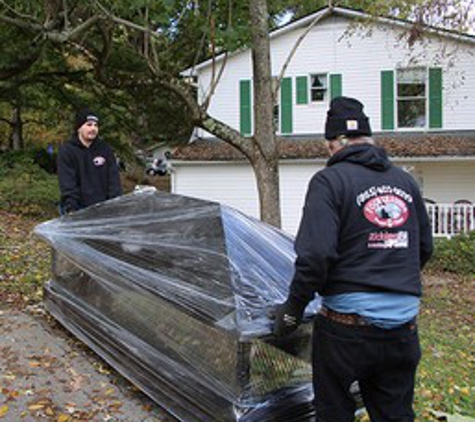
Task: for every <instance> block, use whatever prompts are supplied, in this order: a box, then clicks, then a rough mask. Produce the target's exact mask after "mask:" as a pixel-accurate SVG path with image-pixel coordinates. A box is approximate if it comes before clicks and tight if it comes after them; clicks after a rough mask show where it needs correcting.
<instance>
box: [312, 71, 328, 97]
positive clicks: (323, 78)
mask: <svg viewBox="0 0 475 422" xmlns="http://www.w3.org/2000/svg"><path fill="white" fill-rule="evenodd" d="M327 79H328V78H327V75H326V73H321V74H318V75H310V98H311V100H312V101H324V100H325V96H326V92H327V86H328V83H327Z"/></svg>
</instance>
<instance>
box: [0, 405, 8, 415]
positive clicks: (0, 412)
mask: <svg viewBox="0 0 475 422" xmlns="http://www.w3.org/2000/svg"><path fill="white" fill-rule="evenodd" d="M7 413H8V406H7V405H6V404H5V405H3V406H1V407H0V418H3V417H4V416H5V415H6V414H7Z"/></svg>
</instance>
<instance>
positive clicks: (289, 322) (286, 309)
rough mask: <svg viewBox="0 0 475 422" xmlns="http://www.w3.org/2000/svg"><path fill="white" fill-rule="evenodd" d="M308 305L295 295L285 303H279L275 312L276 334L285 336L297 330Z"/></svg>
mask: <svg viewBox="0 0 475 422" xmlns="http://www.w3.org/2000/svg"><path fill="white" fill-rule="evenodd" d="M306 307H307V304H306V303H304V302H301V301H300V300H298V299H295V298H293V297H289V298H288V299H287V300H286V301H285V302H284V303H281V304H280V305H277V307H276V308H275V310H274V312H273V314H274V315H273V316H274V318H275V322H274V330H273V331H274V335H275V336H276V337H283V336H286V335H288V334H290V333H292V332H293V331H295V330H296V329H297V328H298V326H299V325H300V323H301V322H302V318H303V314H304V311H305V308H306Z"/></svg>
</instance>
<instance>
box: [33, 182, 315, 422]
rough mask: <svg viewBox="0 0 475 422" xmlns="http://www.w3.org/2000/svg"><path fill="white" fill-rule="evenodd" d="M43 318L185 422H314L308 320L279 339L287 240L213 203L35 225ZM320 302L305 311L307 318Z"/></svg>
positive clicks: (157, 200) (88, 212) (113, 210)
mask: <svg viewBox="0 0 475 422" xmlns="http://www.w3.org/2000/svg"><path fill="white" fill-rule="evenodd" d="M35 231H36V233H37V234H38V235H40V236H41V237H43V238H44V239H46V240H47V241H48V242H49V243H50V244H51V246H52V247H53V250H54V253H53V278H52V280H51V281H50V282H49V283H48V284H47V286H46V304H47V307H48V309H49V310H50V312H51V313H52V314H53V315H54V316H55V317H56V318H57V319H58V320H59V321H60V322H61V323H62V324H63V325H65V326H66V327H67V328H68V329H69V330H70V331H71V332H73V333H74V334H75V335H76V336H77V337H78V338H80V339H81V340H82V341H84V342H85V343H86V344H88V345H89V346H90V347H91V348H92V349H93V350H95V351H96V352H97V353H98V354H99V355H100V356H101V357H103V358H104V359H105V360H106V361H108V362H109V363H110V364H111V365H112V366H113V367H115V368H116V369H117V370H118V371H119V372H121V373H122V374H123V375H124V376H126V377H127V378H129V379H130V380H131V381H132V382H134V383H135V384H136V385H137V386H138V387H139V388H140V389H142V390H143V391H144V392H145V393H146V394H148V395H149V396H150V397H151V398H152V399H153V400H155V401H156V402H157V403H159V404H160V405H161V406H163V407H164V408H165V409H167V410H168V411H169V412H170V413H171V414H173V415H174V416H175V417H176V418H178V419H179V420H182V421H186V422H190V421H200V422H206V421H209V422H220V421H223V422H226V421H242V422H254V421H256V422H257V421H260V422H265V421H267V420H268V421H275V422H277V421H282V422H284V421H285V422H291V421H311V420H313V419H314V413H313V406H312V403H311V401H312V393H311V386H310V380H311V365H310V347H311V345H310V333H311V328H310V324H303V325H302V326H301V327H300V328H299V330H297V331H296V332H295V333H294V334H293V335H292V336H290V337H289V338H286V339H284V340H279V341H277V340H276V339H274V338H273V337H272V335H271V325H272V323H271V321H270V320H269V319H268V317H267V314H268V310H269V308H271V307H273V306H275V305H276V304H277V303H281V302H283V301H284V300H285V298H286V297H287V292H288V288H289V284H290V280H291V277H292V274H293V262H294V258H295V255H294V250H293V239H292V238H291V237H289V236H288V235H286V234H284V233H283V232H281V231H279V230H277V229H275V228H273V227H271V226H268V225H266V224H264V223H262V222H260V221H258V220H255V219H253V218H250V217H247V216H245V215H243V214H241V213H240V212H238V211H236V210H234V209H231V208H229V207H226V206H223V205H220V204H218V203H213V202H208V201H203V200H198V199H194V198H189V197H183V196H179V195H172V194H168V193H164V192H156V191H144V192H138V193H134V194H130V195H127V196H123V197H120V198H115V199H113V200H111V201H107V202H105V203H102V204H98V205H95V206H92V207H89V208H87V209H84V210H81V211H79V212H76V213H74V214H71V215H67V216H64V217H62V218H60V219H56V220H52V221H48V222H46V223H43V224H40V225H39V226H37V227H36V229H35ZM318 305H319V299H318V298H317V299H316V300H315V301H314V302H313V303H312V304H311V305H310V306H309V307H308V308H307V312H308V315H307V316H311V315H312V314H313V313H314V312H315V311H316V309H317V308H318Z"/></svg>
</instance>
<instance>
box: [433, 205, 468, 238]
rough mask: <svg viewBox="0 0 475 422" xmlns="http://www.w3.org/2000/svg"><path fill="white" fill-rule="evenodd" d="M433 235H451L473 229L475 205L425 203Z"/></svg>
mask: <svg viewBox="0 0 475 422" xmlns="http://www.w3.org/2000/svg"><path fill="white" fill-rule="evenodd" d="M426 207H427V212H428V214H429V219H430V222H431V225H432V234H433V235H434V237H452V236H454V235H456V234H461V233H468V232H469V231H472V230H475V206H474V205H471V204H439V203H437V204H430V203H426Z"/></svg>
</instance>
